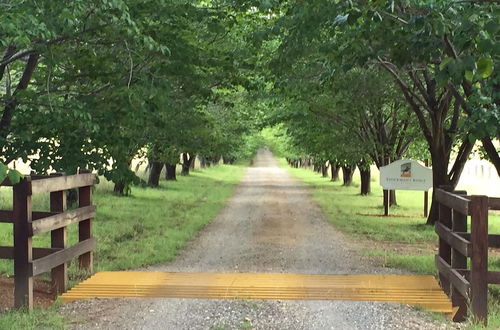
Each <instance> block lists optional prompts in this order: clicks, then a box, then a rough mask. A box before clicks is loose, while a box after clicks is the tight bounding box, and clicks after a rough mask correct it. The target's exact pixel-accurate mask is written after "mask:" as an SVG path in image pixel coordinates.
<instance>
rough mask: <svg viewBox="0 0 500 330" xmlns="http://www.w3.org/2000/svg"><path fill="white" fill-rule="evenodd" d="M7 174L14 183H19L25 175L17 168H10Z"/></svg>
mask: <svg viewBox="0 0 500 330" xmlns="http://www.w3.org/2000/svg"><path fill="white" fill-rule="evenodd" d="M7 176H8V177H9V180H10V183H12V184H16V183H18V182H19V181H21V178H22V177H23V175H22V174H21V173H19V172H18V171H16V170H9V172H8V173H7Z"/></svg>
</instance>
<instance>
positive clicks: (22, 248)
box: [12, 177, 33, 309]
mask: <svg viewBox="0 0 500 330" xmlns="http://www.w3.org/2000/svg"><path fill="white" fill-rule="evenodd" d="M12 191H13V215H14V306H15V307H16V308H20V307H27V308H29V309H31V308H33V277H32V276H31V267H30V266H31V261H32V260H33V249H32V245H31V235H30V233H29V229H30V223H31V221H32V209H31V178H30V177H26V178H24V179H22V180H21V182H19V183H18V184H15V185H14V186H13V187H12Z"/></svg>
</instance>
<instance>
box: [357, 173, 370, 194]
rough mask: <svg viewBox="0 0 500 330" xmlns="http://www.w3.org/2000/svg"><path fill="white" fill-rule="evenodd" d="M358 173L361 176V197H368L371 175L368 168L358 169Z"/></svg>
mask: <svg viewBox="0 0 500 330" xmlns="http://www.w3.org/2000/svg"><path fill="white" fill-rule="evenodd" d="M359 173H360V175H361V195H368V194H369V193H370V192H371V187H370V184H371V182H370V179H371V173H370V167H367V168H366V169H361V168H360V169H359Z"/></svg>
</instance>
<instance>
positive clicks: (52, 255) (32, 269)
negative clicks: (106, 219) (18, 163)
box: [0, 173, 96, 308]
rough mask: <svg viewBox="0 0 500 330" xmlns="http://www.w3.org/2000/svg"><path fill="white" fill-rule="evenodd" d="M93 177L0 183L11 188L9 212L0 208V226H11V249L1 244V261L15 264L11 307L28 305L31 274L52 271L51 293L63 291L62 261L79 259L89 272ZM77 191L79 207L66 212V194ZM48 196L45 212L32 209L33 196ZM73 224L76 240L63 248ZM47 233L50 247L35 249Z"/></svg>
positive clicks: (64, 273)
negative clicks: (34, 242) (35, 243)
mask: <svg viewBox="0 0 500 330" xmlns="http://www.w3.org/2000/svg"><path fill="white" fill-rule="evenodd" d="M95 182H96V176H95V175H94V174H91V173H82V174H76V175H62V174H55V175H51V176H28V177H25V178H23V179H22V180H21V181H20V182H19V183H17V184H15V185H12V184H11V183H10V182H9V181H8V180H4V181H3V182H2V183H1V185H3V186H12V191H13V210H0V223H2V222H3V223H12V224H13V226H14V230H13V232H14V246H13V247H11V246H0V259H13V260H14V305H15V307H28V308H32V307H33V276H36V275H39V274H41V273H44V272H47V271H49V270H50V271H51V277H52V286H53V289H54V293H55V294H61V293H63V292H65V291H66V289H67V284H68V272H67V262H68V261H70V260H71V259H73V258H75V257H79V266H80V267H81V268H83V269H86V270H88V271H89V272H92V251H93V250H94V248H95V244H96V242H95V238H93V237H92V218H93V217H95V215H96V208H95V206H93V205H92V186H93V185H94V184H95ZM76 188H77V189H78V191H79V203H78V208H76V209H74V210H69V211H68V210H67V205H66V190H69V189H76ZM43 192H50V212H36V211H33V210H32V195H33V194H36V193H43ZM75 223H78V238H79V242H78V243H76V244H75V245H73V246H70V247H68V246H67V243H66V236H67V229H66V227H67V226H68V225H70V224H75ZM46 232H50V237H51V246H50V247H49V248H34V247H33V246H32V238H33V236H35V235H39V234H42V233H46Z"/></svg>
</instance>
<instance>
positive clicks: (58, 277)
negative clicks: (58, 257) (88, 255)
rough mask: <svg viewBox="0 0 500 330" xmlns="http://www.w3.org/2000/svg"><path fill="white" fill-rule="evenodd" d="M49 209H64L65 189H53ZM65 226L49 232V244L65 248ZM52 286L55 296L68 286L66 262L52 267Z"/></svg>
mask: <svg viewBox="0 0 500 330" xmlns="http://www.w3.org/2000/svg"><path fill="white" fill-rule="evenodd" d="M53 175H54V176H61V175H63V174H62V173H57V174H53ZM50 211H51V212H58V213H60V212H64V211H66V191H64V190H61V191H53V192H51V193H50ZM66 235H67V230H66V227H63V228H59V229H55V230H52V231H51V232H50V245H51V247H53V248H63V249H64V248H66ZM51 276H52V288H53V289H54V294H55V295H56V296H58V295H60V294H61V293H64V292H66V289H67V287H68V268H67V264H66V263H63V264H62V265H59V266H57V267H55V268H53V269H52V271H51Z"/></svg>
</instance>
